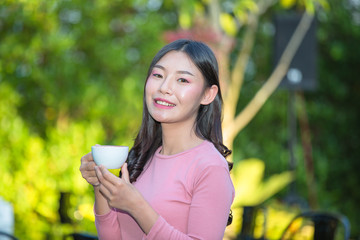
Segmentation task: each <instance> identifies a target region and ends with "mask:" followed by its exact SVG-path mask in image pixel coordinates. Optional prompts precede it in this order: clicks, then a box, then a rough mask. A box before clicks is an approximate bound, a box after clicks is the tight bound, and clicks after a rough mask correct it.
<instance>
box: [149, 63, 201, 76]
mask: <svg viewBox="0 0 360 240" xmlns="http://www.w3.org/2000/svg"><path fill="white" fill-rule="evenodd" d="M154 68H160V69H162V70H164V71H165V68H164V67H163V66H161V65H158V64H157V65H155V66H154ZM176 72H177V73H180V74H188V75H191V76H195V75H194V74H192V73H191V72H189V71H185V70H179V71H176Z"/></svg>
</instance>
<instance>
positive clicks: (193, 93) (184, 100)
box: [145, 51, 206, 124]
mask: <svg viewBox="0 0 360 240" xmlns="http://www.w3.org/2000/svg"><path fill="white" fill-rule="evenodd" d="M204 93H206V91H205V80H204V77H203V75H202V74H201V72H200V71H199V69H198V68H197V67H196V66H195V65H194V63H193V62H192V61H191V59H190V58H189V57H188V56H187V55H186V54H185V53H183V52H177V51H171V52H168V53H167V54H166V55H165V56H163V57H162V58H161V59H160V60H159V61H158V62H157V63H156V64H155V66H154V68H153V69H152V72H151V74H150V76H149V78H148V79H147V83H146V87H145V96H146V105H147V108H148V110H149V113H150V114H151V116H152V117H153V118H154V119H155V120H156V121H158V122H161V123H179V122H189V123H190V124H193V123H194V122H195V119H196V116H197V112H198V109H199V107H200V104H204V103H205V101H206V100H205V99H204ZM205 104H206V103H205Z"/></svg>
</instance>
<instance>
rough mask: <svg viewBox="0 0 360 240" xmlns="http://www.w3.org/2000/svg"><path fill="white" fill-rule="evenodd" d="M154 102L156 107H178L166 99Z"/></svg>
mask: <svg viewBox="0 0 360 240" xmlns="http://www.w3.org/2000/svg"><path fill="white" fill-rule="evenodd" d="M154 102H155V104H156V105H159V106H164V107H175V106H176V105H175V104H173V103H171V102H168V101H166V100H164V99H155V100H154Z"/></svg>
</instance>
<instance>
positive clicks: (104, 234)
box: [94, 210, 121, 240]
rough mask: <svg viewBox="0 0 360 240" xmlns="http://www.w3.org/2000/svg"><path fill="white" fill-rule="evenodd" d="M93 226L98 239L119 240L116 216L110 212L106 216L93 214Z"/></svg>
mask: <svg viewBox="0 0 360 240" xmlns="http://www.w3.org/2000/svg"><path fill="white" fill-rule="evenodd" d="M94 214H95V226H96V230H97V234H98V237H99V239H101V240H114V239H115V238H114V236H118V238H117V239H120V236H121V235H120V226H119V222H118V220H117V214H116V212H115V211H114V210H111V211H110V212H108V213H107V214H104V215H98V214H96V213H95V211H94Z"/></svg>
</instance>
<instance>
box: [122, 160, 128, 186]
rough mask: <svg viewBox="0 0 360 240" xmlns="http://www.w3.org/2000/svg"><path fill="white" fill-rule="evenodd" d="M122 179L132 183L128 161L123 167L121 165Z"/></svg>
mask: <svg viewBox="0 0 360 240" xmlns="http://www.w3.org/2000/svg"><path fill="white" fill-rule="evenodd" d="M121 173H122V175H121V179H122V180H124V181H125V182H127V183H130V177H129V171H128V169H127V163H125V164H124V165H123V166H122V167H121Z"/></svg>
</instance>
